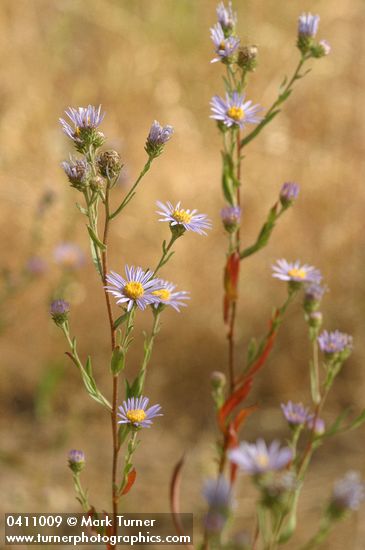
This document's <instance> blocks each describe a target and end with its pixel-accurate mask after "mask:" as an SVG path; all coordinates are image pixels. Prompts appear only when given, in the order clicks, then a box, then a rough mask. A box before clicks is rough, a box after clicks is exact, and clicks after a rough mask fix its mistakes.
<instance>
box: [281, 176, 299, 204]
mask: <svg viewBox="0 0 365 550" xmlns="http://www.w3.org/2000/svg"><path fill="white" fill-rule="evenodd" d="M298 195H299V185H298V184H297V183H294V182H291V181H287V182H286V183H284V184H283V186H282V188H281V190H280V202H281V204H282V206H283V207H284V208H287V207H288V206H291V205H292V204H293V202H294V201H296V200H297V198H298Z"/></svg>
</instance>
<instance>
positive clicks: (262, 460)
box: [256, 454, 269, 468]
mask: <svg viewBox="0 0 365 550" xmlns="http://www.w3.org/2000/svg"><path fill="white" fill-rule="evenodd" d="M256 462H257V464H258V465H259V466H262V468H265V467H266V466H267V465H268V464H269V457H268V456H267V455H265V454H258V455H257V457H256Z"/></svg>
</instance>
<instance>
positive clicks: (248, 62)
mask: <svg viewBox="0 0 365 550" xmlns="http://www.w3.org/2000/svg"><path fill="white" fill-rule="evenodd" d="M257 54H258V48H257V46H254V45H253V46H243V47H241V48H239V49H238V57H237V65H238V66H239V67H240V68H241V69H243V70H244V71H247V72H251V71H254V70H255V69H256V66H257Z"/></svg>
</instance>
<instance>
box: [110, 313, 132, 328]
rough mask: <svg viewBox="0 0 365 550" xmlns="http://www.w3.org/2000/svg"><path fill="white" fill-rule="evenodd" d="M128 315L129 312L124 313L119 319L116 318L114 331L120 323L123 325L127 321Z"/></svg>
mask: <svg viewBox="0 0 365 550" xmlns="http://www.w3.org/2000/svg"><path fill="white" fill-rule="evenodd" d="M128 315H129V312H128V311H126V312H125V313H123V314H122V315H121V316H120V317H118V319H115V321H114V325H113V327H114V329H117V328H118V327H119V326H120V325H121V324H122V323H124V322H125V321H126V320H127V318H128Z"/></svg>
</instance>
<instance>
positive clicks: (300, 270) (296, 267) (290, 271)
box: [273, 259, 322, 284]
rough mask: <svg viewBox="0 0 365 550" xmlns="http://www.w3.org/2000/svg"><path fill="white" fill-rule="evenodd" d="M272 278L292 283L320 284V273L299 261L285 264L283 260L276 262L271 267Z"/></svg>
mask: <svg viewBox="0 0 365 550" xmlns="http://www.w3.org/2000/svg"><path fill="white" fill-rule="evenodd" d="M273 271H274V273H273V277H276V278H277V279H280V280H281V281H288V282H294V283H300V284H301V283H320V281H321V279H322V275H321V272H320V271H319V270H318V269H316V268H315V267H313V266H310V265H307V264H303V265H301V264H300V262H299V260H297V261H296V262H287V261H286V260H284V259H281V260H277V262H276V265H274V266H273Z"/></svg>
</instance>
